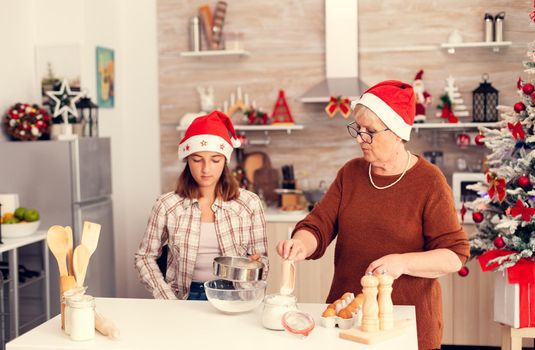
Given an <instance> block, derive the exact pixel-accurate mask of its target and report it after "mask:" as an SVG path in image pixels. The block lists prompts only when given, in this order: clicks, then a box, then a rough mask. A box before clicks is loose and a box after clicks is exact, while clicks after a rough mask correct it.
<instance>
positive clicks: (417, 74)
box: [414, 69, 424, 80]
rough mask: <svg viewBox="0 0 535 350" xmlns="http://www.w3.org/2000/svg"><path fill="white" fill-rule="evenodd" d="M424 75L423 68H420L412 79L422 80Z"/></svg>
mask: <svg viewBox="0 0 535 350" xmlns="http://www.w3.org/2000/svg"><path fill="white" fill-rule="evenodd" d="M423 75H424V70H423V69H420V71H419V72H418V73H416V76H415V77H414V80H422V76H423Z"/></svg>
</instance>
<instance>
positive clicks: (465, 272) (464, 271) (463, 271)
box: [457, 266, 470, 277]
mask: <svg viewBox="0 0 535 350" xmlns="http://www.w3.org/2000/svg"><path fill="white" fill-rule="evenodd" d="M457 273H458V274H459V276H461V277H466V276H468V274H469V273H470V270H468V267H466V266H463V267H461V269H460V270H459V271H457Z"/></svg>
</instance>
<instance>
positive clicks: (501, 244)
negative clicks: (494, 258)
mask: <svg viewBox="0 0 535 350" xmlns="http://www.w3.org/2000/svg"><path fill="white" fill-rule="evenodd" d="M493 243H494V246H495V247H496V248H498V249H501V248H503V247H505V242H504V240H503V238H502V237H501V236H498V237H496V238H494V242H493Z"/></svg>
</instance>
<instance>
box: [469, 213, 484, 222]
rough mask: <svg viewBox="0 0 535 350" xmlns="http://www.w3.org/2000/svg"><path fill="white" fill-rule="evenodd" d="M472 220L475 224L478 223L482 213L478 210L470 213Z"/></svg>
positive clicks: (481, 219)
mask: <svg viewBox="0 0 535 350" xmlns="http://www.w3.org/2000/svg"><path fill="white" fill-rule="evenodd" d="M472 220H474V222H475V223H476V224H479V223H480V222H481V221H483V213H482V212H480V211H475V212H473V213H472Z"/></svg>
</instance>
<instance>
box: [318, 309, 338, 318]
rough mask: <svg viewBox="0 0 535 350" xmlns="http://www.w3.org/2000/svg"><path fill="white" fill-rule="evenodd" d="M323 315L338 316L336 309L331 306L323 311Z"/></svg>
mask: <svg viewBox="0 0 535 350" xmlns="http://www.w3.org/2000/svg"><path fill="white" fill-rule="evenodd" d="M321 316H323V317H333V316H336V311H335V310H334V309H331V308H329V307H328V308H327V309H325V311H323V313H322V314H321Z"/></svg>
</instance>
